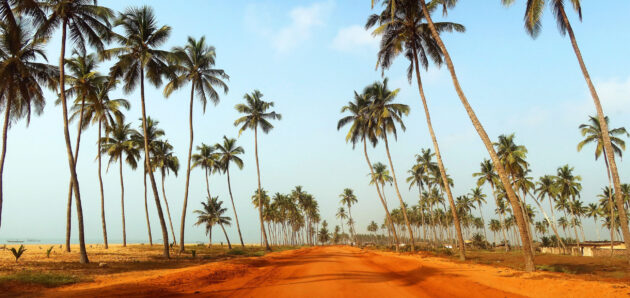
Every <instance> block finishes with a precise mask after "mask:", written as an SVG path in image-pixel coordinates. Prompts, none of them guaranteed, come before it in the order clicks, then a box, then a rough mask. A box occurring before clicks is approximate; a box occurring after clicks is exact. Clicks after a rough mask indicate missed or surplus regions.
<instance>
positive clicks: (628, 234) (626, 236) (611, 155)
mask: <svg viewBox="0 0 630 298" xmlns="http://www.w3.org/2000/svg"><path fill="white" fill-rule="evenodd" d="M560 13H561V14H562V21H563V22H564V24H565V25H566V28H567V32H568V33H569V37H570V38H571V45H572V46H573V51H575V56H576V57H577V59H578V62H579V64H580V69H581V70H582V74H583V75H584V79H585V80H586V84H587V85H588V89H589V91H590V92H591V97H593V102H594V103H595V109H596V110H597V118H598V120H599V123H600V127H601V131H602V138H603V139H604V153H605V154H606V157H607V158H608V162H609V163H610V173H611V175H612V180H613V186H614V188H615V203H616V204H617V209H618V211H619V218H620V219H623V220H620V225H621V231H622V233H623V241H624V243H625V244H626V257H627V259H628V262H629V263H630V229H629V228H628V220H627V218H628V217H627V214H626V209H625V208H624V201H623V193H622V191H621V182H620V181H619V171H618V170H617V163H616V162H615V152H614V151H613V148H612V143H611V142H610V135H609V133H608V124H607V123H606V119H605V117H606V116H605V115H604V110H603V109H602V105H601V103H600V101H599V96H598V95H597V91H596V90H595V86H594V85H593V82H592V81H591V77H590V75H589V73H588V70H587V69H586V64H585V63H584V59H582V53H581V52H580V48H579V47H578V44H577V41H576V39H575V34H574V33H573V28H572V27H571V23H569V18H568V17H567V14H566V13H565V11H564V8H562V7H560ZM611 207H612V206H611ZM613 219H614V218H613Z"/></svg>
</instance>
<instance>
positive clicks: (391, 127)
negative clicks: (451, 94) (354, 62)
mask: <svg viewBox="0 0 630 298" xmlns="http://www.w3.org/2000/svg"><path fill="white" fill-rule="evenodd" d="M398 91H399V89H396V90H393V91H391V90H389V89H388V88H387V78H385V79H384V80H383V82H382V83H381V82H375V83H374V84H372V85H370V86H368V87H366V89H365V91H364V93H365V94H368V95H369V96H370V97H372V100H373V101H372V103H371V104H370V105H369V106H367V107H366V112H367V113H369V116H368V123H367V127H368V129H370V130H373V131H374V135H375V136H378V137H381V138H382V139H383V141H385V152H386V153H387V160H388V161H389V167H390V168H391V169H392V178H393V180H394V189H395V190H396V195H397V196H398V201H399V202H400V208H401V209H402V213H403V218H404V219H405V224H406V226H407V230H408V232H409V240H410V241H411V250H412V251H415V249H416V248H415V240H414V237H413V230H412V229H411V224H410V223H409V219H408V217H407V208H406V207H405V204H404V202H403V199H402V196H401V195H400V190H399V189H398V180H397V179H396V171H395V170H394V164H393V162H392V157H391V155H390V153H389V142H388V140H387V134H388V133H391V134H393V135H394V139H397V131H396V123H398V124H399V125H400V128H401V129H402V130H403V131H404V130H405V124H404V123H403V121H402V116H403V115H405V116H406V115H408V114H409V106H407V105H404V104H398V103H394V102H393V101H394V99H395V98H396V95H397V94H398Z"/></svg>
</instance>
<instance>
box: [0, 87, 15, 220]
mask: <svg viewBox="0 0 630 298" xmlns="http://www.w3.org/2000/svg"><path fill="white" fill-rule="evenodd" d="M11 97H12V96H9V97H8V98H7V104H6V110H5V111H4V125H3V127H2V157H0V226H1V224H2V196H3V188H2V173H3V172H4V158H5V157H6V155H7V134H8V132H9V117H10V116H11V99H12V98H11Z"/></svg>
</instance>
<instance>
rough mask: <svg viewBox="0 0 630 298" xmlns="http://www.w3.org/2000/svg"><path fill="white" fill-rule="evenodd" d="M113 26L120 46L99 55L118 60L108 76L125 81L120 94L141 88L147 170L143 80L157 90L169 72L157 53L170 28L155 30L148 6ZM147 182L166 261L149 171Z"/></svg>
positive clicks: (128, 11)
mask: <svg viewBox="0 0 630 298" xmlns="http://www.w3.org/2000/svg"><path fill="white" fill-rule="evenodd" d="M115 25H116V26H120V27H122V30H123V34H116V35H115V36H114V37H115V39H116V41H117V42H118V43H119V44H121V46H120V47H117V48H112V49H108V50H105V51H104V52H103V53H102V55H103V58H104V59H112V58H114V57H117V59H118V60H117V61H116V62H115V64H114V65H113V66H112V67H111V68H110V76H111V77H112V78H113V79H119V78H123V79H124V80H123V91H124V92H125V93H130V92H132V91H133V90H134V89H135V88H136V86H137V85H138V84H139V85H140V103H141V110H142V130H143V134H144V135H145V139H144V155H145V156H144V163H145V167H146V168H147V169H150V168H151V164H150V157H149V154H150V151H149V140H148V139H147V138H146V136H147V116H146V107H145V98H144V80H145V77H146V78H147V79H148V80H149V82H150V83H151V84H152V85H154V86H156V87H158V86H160V85H161V84H162V76H163V75H165V74H168V73H169V72H170V68H169V67H168V65H167V63H166V58H167V56H168V55H169V53H168V52H167V51H163V50H159V49H158V47H160V46H161V45H162V44H164V43H165V42H166V40H167V39H168V36H169V35H170V32H171V28H170V27H169V26H162V27H158V25H157V21H156V19H155V15H154V13H153V9H152V8H150V7H148V6H142V7H131V8H127V9H126V10H125V11H124V12H123V13H121V14H120V15H119V16H118V18H117V19H116V22H115ZM149 180H150V182H151V190H152V191H153V197H154V199H155V205H156V207H157V211H158V218H159V220H160V227H161V228H162V239H163V242H164V243H163V244H164V247H163V254H164V257H166V258H169V257H170V255H169V241H168V230H167V228H166V222H165V221H164V214H163V212H162V205H161V204H160V196H159V193H158V189H157V184H156V183H155V177H154V176H153V172H151V171H149ZM182 231H183V228H182ZM180 243H181V241H180ZM181 244H182V245H181V249H182V250H183V249H184V245H183V243H181Z"/></svg>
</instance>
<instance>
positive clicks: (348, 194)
mask: <svg viewBox="0 0 630 298" xmlns="http://www.w3.org/2000/svg"><path fill="white" fill-rule="evenodd" d="M339 197H340V198H341V201H339V203H341V204H342V205H345V206H348V216H349V218H350V219H352V205H354V204H356V203H357V202H358V201H359V200H357V196H356V195H355V194H354V191H353V190H352V189H351V188H344V189H343V193H341V194H340V195H339ZM350 231H354V226H352V227H350ZM351 234H353V239H354V242H357V237H356V235H354V233H351Z"/></svg>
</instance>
